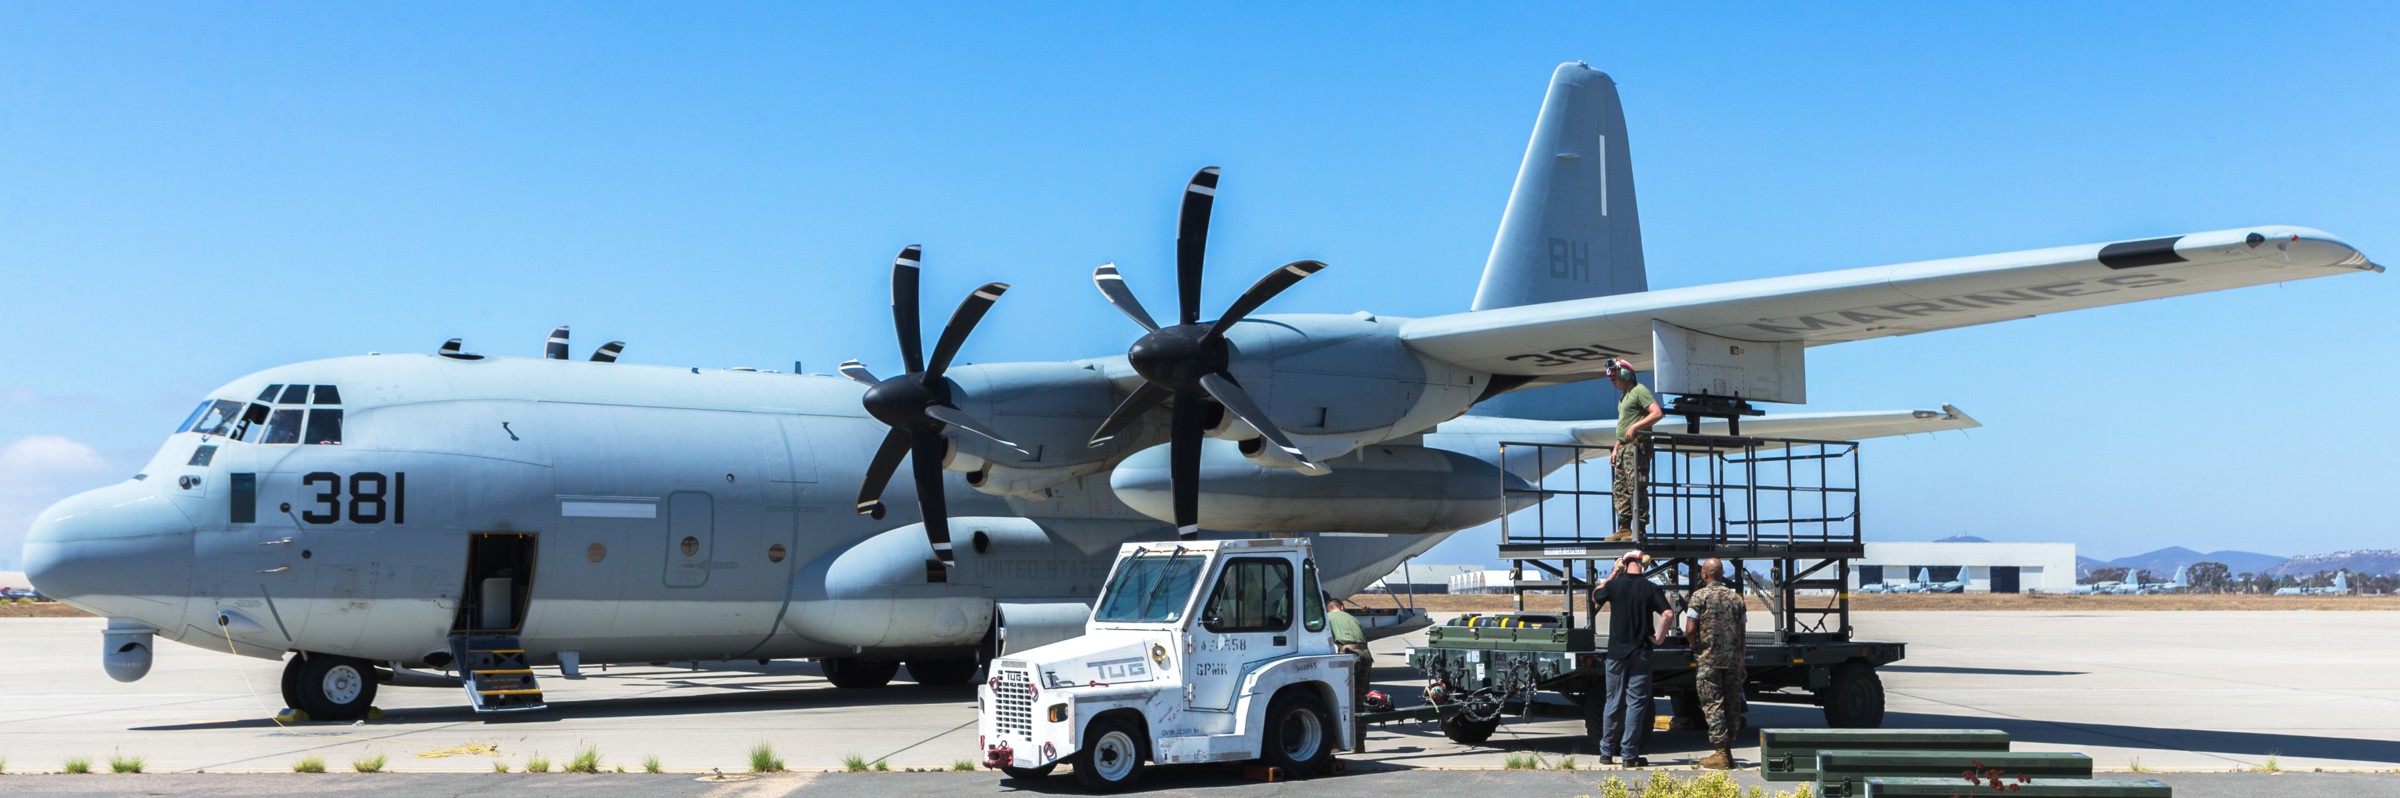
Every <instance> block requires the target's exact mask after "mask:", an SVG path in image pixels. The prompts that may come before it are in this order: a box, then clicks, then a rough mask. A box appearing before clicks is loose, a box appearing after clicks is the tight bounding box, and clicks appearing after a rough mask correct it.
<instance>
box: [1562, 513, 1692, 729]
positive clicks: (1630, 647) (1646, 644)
mask: <svg viewBox="0 0 2400 798" xmlns="http://www.w3.org/2000/svg"><path fill="white" fill-rule="evenodd" d="M1649 564H1650V558H1649V557H1647V556H1645V555H1643V554H1642V553H1641V552H1640V551H1628V552H1625V556H1623V557H1621V558H1619V559H1618V560H1617V570H1616V573H1614V574H1611V575H1609V578H1608V581H1606V582H1602V583H1601V584H1600V586H1599V587H1596V588H1593V589H1592V609H1593V610H1594V611H1595V612H1596V611H1598V610H1599V608H1600V607H1601V606H1604V605H1605V606H1607V607H1608V662H1607V674H1608V681H1607V689H1605V690H1603V691H1601V692H1600V694H1599V695H1598V696H1587V697H1585V699H1584V727H1585V729H1586V730H1587V731H1595V730H1593V729H1592V726H1593V725H1594V724H1593V722H1592V721H1593V719H1592V717H1591V716H1592V714H1593V713H1592V709H1593V708H1594V706H1595V704H1594V702H1593V699H1594V698H1597V699H1598V703H1597V707H1598V709H1599V713H1598V714H1599V716H1600V717H1599V723H1598V726H1599V728H1598V729H1597V730H1596V732H1597V734H1596V736H1598V737H1599V744H1600V764H1603V765H1612V764H1616V761H1617V757H1618V756H1620V755H1622V756H1623V757H1624V761H1625V766H1626V767H1636V768H1638V767H1645V766H1648V765H1649V764H1650V762H1649V761H1648V760H1645V759H1643V758H1642V746H1643V745H1644V744H1646V743H1648V742H1649V741H1650V725H1651V723H1652V722H1653V719H1654V717H1655V716H1656V714H1657V711H1656V710H1655V709H1654V708H1653V707H1652V706H1651V697H1650V650H1651V648H1652V647H1654V646H1657V645H1658V644H1659V643H1660V642H1663V641H1665V640H1666V638H1667V626H1668V624H1669V623H1670V622H1671V621H1672V619H1673V618H1674V617H1675V609H1674V607H1672V606H1669V605H1668V604H1667V594H1666V591H1665V590H1663V589H1660V588H1659V586H1658V585H1656V584H1653V583H1652V582H1651V581H1650V580H1648V579H1645V578H1643V577H1642V571H1644V570H1646V569H1647V567H1648V566H1649Z"/></svg>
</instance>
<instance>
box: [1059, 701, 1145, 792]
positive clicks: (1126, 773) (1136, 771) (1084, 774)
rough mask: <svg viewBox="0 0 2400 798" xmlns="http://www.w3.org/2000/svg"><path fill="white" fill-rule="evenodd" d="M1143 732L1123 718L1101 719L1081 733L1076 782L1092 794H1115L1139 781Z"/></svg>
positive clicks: (1076, 755)
mask: <svg viewBox="0 0 2400 798" xmlns="http://www.w3.org/2000/svg"><path fill="white" fill-rule="evenodd" d="M1141 740H1142V731H1141V729H1139V728H1137V727H1135V726H1134V725H1133V724H1132V723H1130V722H1127V721H1126V720H1125V719H1124V718H1122V717H1114V718H1101V719H1099V720H1095V721H1092V726H1091V728H1089V729H1085V730H1084V732H1083V741H1084V742H1083V750H1081V751H1077V752H1075V757H1074V759H1075V780H1076V781H1078V782H1081V783H1082V784H1083V788H1084V789H1087V790H1091V791H1093V792H1116V791H1118V790H1123V789H1125V788H1127V787H1131V786H1133V783H1134V782H1137V781H1141V780H1142V742H1141Z"/></svg>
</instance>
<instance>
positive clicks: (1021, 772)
mask: <svg viewBox="0 0 2400 798" xmlns="http://www.w3.org/2000/svg"><path fill="white" fill-rule="evenodd" d="M1057 769H1058V763H1056V762H1052V763H1050V764H1047V765H1043V766H1041V767H1038V768H1021V767H1016V766H1013V765H1001V766H1000V775H1003V776H1007V777H1009V778H1012V779H1016V780H1018V781H1032V780H1034V779H1039V778H1045V777H1048V776H1049V775H1050V771H1053V770H1057Z"/></svg>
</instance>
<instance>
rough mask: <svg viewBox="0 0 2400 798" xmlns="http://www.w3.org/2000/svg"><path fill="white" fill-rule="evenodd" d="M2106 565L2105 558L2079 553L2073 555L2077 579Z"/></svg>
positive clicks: (2089, 574)
mask: <svg viewBox="0 0 2400 798" xmlns="http://www.w3.org/2000/svg"><path fill="white" fill-rule="evenodd" d="M2106 567H2108V561H2106V560H2101V559H2096V558H2092V557H2086V556H2083V555H2081V554H2078V555H2075V578H2077V579H2082V578H2084V577H2087V576H2091V575H2092V572H2093V571H2095V570H2098V569H2101V568H2106Z"/></svg>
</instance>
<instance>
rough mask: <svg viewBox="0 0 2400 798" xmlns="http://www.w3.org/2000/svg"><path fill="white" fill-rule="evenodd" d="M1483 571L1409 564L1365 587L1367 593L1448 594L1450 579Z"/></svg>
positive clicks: (1451, 566) (1467, 567)
mask: <svg viewBox="0 0 2400 798" xmlns="http://www.w3.org/2000/svg"><path fill="white" fill-rule="evenodd" d="M1481 570H1483V566H1482V565H1480V564H1478V565H1426V564H1424V563H1409V564H1407V565H1402V566H1400V567H1398V568H1394V569H1392V572H1391V573H1388V574H1385V575H1384V576H1383V578H1382V579H1377V580H1375V583H1374V584H1371V585H1368V586H1367V592H1369V593H1448V592H1451V590H1450V577H1453V576H1457V575H1459V574H1469V573H1474V572H1476V571H1481Z"/></svg>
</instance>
